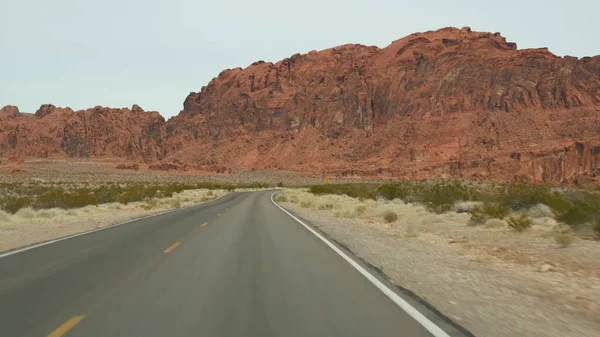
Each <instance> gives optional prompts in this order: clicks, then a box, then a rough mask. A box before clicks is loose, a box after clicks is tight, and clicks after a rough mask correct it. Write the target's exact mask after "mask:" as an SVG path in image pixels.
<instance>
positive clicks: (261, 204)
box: [0, 192, 433, 337]
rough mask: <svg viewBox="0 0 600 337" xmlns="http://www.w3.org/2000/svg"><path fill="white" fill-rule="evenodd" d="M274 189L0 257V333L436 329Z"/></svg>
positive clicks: (14, 336)
mask: <svg viewBox="0 0 600 337" xmlns="http://www.w3.org/2000/svg"><path fill="white" fill-rule="evenodd" d="M270 195H271V192H255V193H233V194H230V195H227V196H225V197H223V198H221V199H219V200H217V201H214V202H212V203H209V204H205V205H201V206H197V207H193V208H188V209H183V210H180V211H177V212H172V213H168V214H163V215H159V216H155V217H151V218H146V219H142V220H138V221H134V222H131V223H128V224H125V225H122V226H117V227H113V228H110V229H106V230H103V231H99V232H95V233H92V234H88V235H83V236H79V237H76V238H72V239H68V240H63V241H60V242H56V243H53V244H49V245H46V246H42V247H37V248H34V249H31V250H27V251H23V252H20V253H18V254H14V255H10V256H6V257H3V258H0V336H2V337H18V336H51V337H59V336H69V337H71V336H72V337H75V336H85V337H94V336H97V337H105V336H150V337H151V336H161V337H164V336H207V337H219V336H223V337H225V336H227V337H237V336H256V337H266V336H307V337H321V336H343V337H351V336H357V337H358V336H360V337H366V336H396V337H397V336H401V337H404V336H405V337H421V336H433V335H432V334H431V333H429V332H428V331H427V330H426V329H425V328H424V327H423V326H422V325H421V324H419V323H418V322H417V321H416V320H414V319H413V318H412V317H411V316H409V315H408V314H407V313H406V312H405V311H403V310H402V309H401V308H399V307H398V306H397V305H396V304H395V303H394V302H392V301H391V300H390V299H389V298H388V297H387V296H386V295H384V294H383V293H382V292H381V291H380V290H379V289H378V288H376V287H375V286H374V285H373V284H372V283H371V282H369V281H368V280H367V278H365V277H364V276H363V275H361V274H360V273H359V272H358V271H357V270H356V269H355V268H353V267H352V266H351V265H350V264H349V263H348V262H347V261H345V260H344V259H343V258H342V257H341V256H340V255H338V254H337V253H335V252H334V251H333V250H332V249H331V248H330V247H328V246H327V245H325V244H324V243H323V242H322V241H321V240H320V239H319V238H317V237H316V236H315V235H314V234H312V233H311V232H309V231H308V230H307V229H306V228H304V227H303V226H302V225H301V224H299V223H298V222H296V221H295V220H294V219H292V218H291V217H290V216H289V215H287V214H286V213H284V212H283V211H281V210H280V209H279V208H277V207H276V206H275V205H273V204H272V202H271V199H270Z"/></svg>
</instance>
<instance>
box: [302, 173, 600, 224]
mask: <svg viewBox="0 0 600 337" xmlns="http://www.w3.org/2000/svg"><path fill="white" fill-rule="evenodd" d="M309 192H311V193H313V194H316V195H326V194H337V195H347V196H349V197H353V198H358V199H360V200H366V199H372V200H376V199H378V198H384V199H387V200H393V199H401V200H402V201H403V202H405V203H418V204H421V205H423V206H424V207H425V208H426V209H427V210H429V211H430V212H433V213H438V214H439V213H445V212H449V211H452V210H454V209H455V207H456V206H455V205H456V204H457V203H458V202H470V201H476V202H483V204H482V205H481V206H476V207H474V208H473V209H471V210H469V211H468V212H469V213H470V214H471V219H472V221H473V223H476V224H477V223H485V222H486V221H487V220H489V219H494V218H495V219H504V218H506V217H507V216H508V214H509V212H511V211H512V212H522V211H527V210H529V209H532V208H535V207H538V210H539V209H540V207H546V206H548V207H549V208H547V207H546V209H548V211H547V212H546V213H548V214H549V215H548V216H553V217H555V219H556V220H557V221H559V222H562V223H565V224H567V225H569V226H571V227H574V228H575V227H578V226H580V225H582V224H586V223H595V222H596V221H597V220H598V219H600V193H599V192H597V191H581V190H576V189H556V188H551V187H550V186H543V185H534V184H526V183H515V184H511V185H483V184H479V185H477V184H476V183H469V182H464V181H460V180H438V181H402V182H396V183H391V184H390V183H388V184H379V185H377V184H327V185H315V186H311V187H310V188H309ZM539 205H541V206H539ZM543 205H546V206H543ZM542 209H543V208H542Z"/></svg>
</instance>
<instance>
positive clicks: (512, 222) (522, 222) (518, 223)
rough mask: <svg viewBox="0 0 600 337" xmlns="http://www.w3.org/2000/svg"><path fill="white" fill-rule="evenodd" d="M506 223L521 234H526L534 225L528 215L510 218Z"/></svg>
mask: <svg viewBox="0 0 600 337" xmlns="http://www.w3.org/2000/svg"><path fill="white" fill-rule="evenodd" d="M506 221H507V222H508V225H509V226H510V227H511V228H512V229H514V230H516V231H517V232H519V233H522V232H524V231H525V230H526V229H528V228H529V227H531V225H532V224H533V222H532V221H531V219H530V218H529V217H528V216H527V215H521V216H519V217H515V216H509V217H508V219H507V220H506Z"/></svg>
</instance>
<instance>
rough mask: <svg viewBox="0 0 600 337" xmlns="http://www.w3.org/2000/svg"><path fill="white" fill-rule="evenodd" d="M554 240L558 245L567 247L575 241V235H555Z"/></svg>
mask: <svg viewBox="0 0 600 337" xmlns="http://www.w3.org/2000/svg"><path fill="white" fill-rule="evenodd" d="M554 241H555V242H556V244H557V245H558V246H559V247H561V248H567V247H569V246H570V245H571V244H572V243H573V242H574V241H575V237H574V236H573V235H569V234H561V235H557V236H555V237H554Z"/></svg>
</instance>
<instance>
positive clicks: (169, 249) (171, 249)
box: [164, 241, 181, 254]
mask: <svg viewBox="0 0 600 337" xmlns="http://www.w3.org/2000/svg"><path fill="white" fill-rule="evenodd" d="M180 244H181V242H179V241H177V242H175V243H174V244H172V245H170V246H169V248H167V249H165V250H164V252H165V253H167V254H169V253H170V252H172V251H174V250H175V248H177V247H179V245H180Z"/></svg>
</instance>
